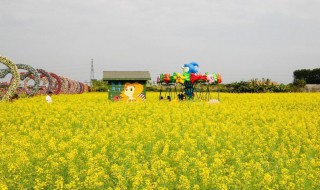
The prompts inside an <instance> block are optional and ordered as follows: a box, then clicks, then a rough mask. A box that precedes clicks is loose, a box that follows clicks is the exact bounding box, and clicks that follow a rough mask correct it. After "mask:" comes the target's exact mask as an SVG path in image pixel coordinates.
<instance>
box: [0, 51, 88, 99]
mask: <svg viewBox="0 0 320 190" xmlns="http://www.w3.org/2000/svg"><path fill="white" fill-rule="evenodd" d="M0 63H3V64H4V65H5V66H7V67H8V69H0V78H5V77H6V75H7V74H9V73H11V74H12V78H11V80H10V81H9V82H1V83H0V100H1V101H8V100H10V98H11V97H12V96H13V95H14V94H15V93H16V94H26V95H28V96H33V95H36V94H45V93H47V92H49V91H52V92H53V93H54V94H80V93H84V92H89V90H90V87H89V86H88V85H87V84H84V83H81V82H78V81H75V80H71V79H68V78H66V77H62V76H59V75H57V74H55V73H52V72H47V71H45V70H43V69H34V68H33V67H31V66H29V65H25V64H14V63H13V62H12V61H11V60H9V59H8V58H5V57H3V56H0ZM19 69H23V70H26V71H27V72H21V73H19ZM20 80H21V81H23V85H22V86H20V87H19V83H20ZM30 80H33V81H34V85H33V86H28V83H29V81H30ZM40 83H42V84H40Z"/></svg>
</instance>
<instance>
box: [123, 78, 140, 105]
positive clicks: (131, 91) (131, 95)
mask: <svg viewBox="0 0 320 190" xmlns="http://www.w3.org/2000/svg"><path fill="white" fill-rule="evenodd" d="M141 93H143V85H142V84H140V83H138V82H134V83H129V82H126V83H125V84H124V88H123V90H122V91H121V94H120V97H121V100H122V101H126V102H131V101H143V100H144V97H141Z"/></svg>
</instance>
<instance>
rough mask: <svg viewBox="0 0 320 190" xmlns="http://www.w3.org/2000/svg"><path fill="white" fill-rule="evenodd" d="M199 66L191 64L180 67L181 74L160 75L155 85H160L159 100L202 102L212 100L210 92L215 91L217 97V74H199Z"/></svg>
mask: <svg viewBox="0 0 320 190" xmlns="http://www.w3.org/2000/svg"><path fill="white" fill-rule="evenodd" d="M198 68H199V64H198V63H196V62H191V63H188V64H184V65H183V66H182V74H181V73H177V72H174V73H173V74H160V75H159V76H158V77H157V83H158V85H160V94H159V100H168V101H171V100H180V101H182V100H204V101H210V100H211V99H212V97H211V96H212V95H211V93H210V92H211V90H210V89H213V88H215V89H216V91H217V100H218V101H219V100H220V97H219V84H220V83H221V82H222V78H221V75H220V74H218V73H209V72H206V73H205V74H201V73H199V72H198Z"/></svg>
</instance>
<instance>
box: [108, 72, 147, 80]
mask: <svg viewBox="0 0 320 190" xmlns="http://www.w3.org/2000/svg"><path fill="white" fill-rule="evenodd" d="M103 80H106V81H110V80H151V76H150V73H149V71H103Z"/></svg>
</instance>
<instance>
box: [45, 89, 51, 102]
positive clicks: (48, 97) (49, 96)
mask: <svg viewBox="0 0 320 190" xmlns="http://www.w3.org/2000/svg"><path fill="white" fill-rule="evenodd" d="M51 96H52V92H51V91H49V92H48V93H47V96H46V101H47V102H48V104H51V103H52V98H51Z"/></svg>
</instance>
